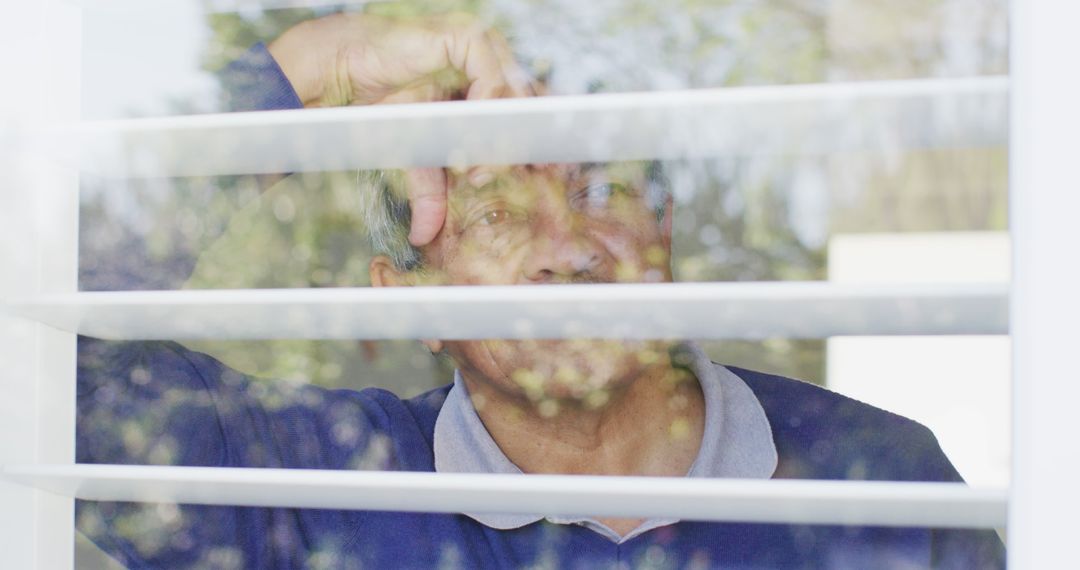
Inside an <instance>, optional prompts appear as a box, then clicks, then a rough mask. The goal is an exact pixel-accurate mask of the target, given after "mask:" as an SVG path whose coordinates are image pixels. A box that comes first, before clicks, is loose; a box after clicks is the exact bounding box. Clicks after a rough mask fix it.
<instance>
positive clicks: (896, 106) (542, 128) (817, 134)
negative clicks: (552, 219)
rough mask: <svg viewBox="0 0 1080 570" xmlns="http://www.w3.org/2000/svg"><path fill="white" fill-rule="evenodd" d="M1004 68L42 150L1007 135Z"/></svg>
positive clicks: (306, 149)
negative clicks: (996, 72) (997, 72)
mask: <svg viewBox="0 0 1080 570" xmlns="http://www.w3.org/2000/svg"><path fill="white" fill-rule="evenodd" d="M1008 87H1009V84H1008V79H1007V78H1005V77H998V76H991V77H975V78H962V79H918V80H902V81H872V82H856V83H825V84H807V85H785V86H758V87H735V88H721V89H696V90H679V91H660V92H646V93H614V94H596V95H577V96H558V97H534V98H527V99H500V100H487V101H456V102H442V103H423V104H407V105H377V106H368V107H346V108H333V109H306V110H291V111H272V112H259V113H228V114H208V115H193V116H182V117H163V118H150V119H131V120H117V121H100V122H86V123H82V124H79V125H76V126H73V127H70V128H67V129H64V130H62V131H60V132H58V133H53V134H52V136H49V137H47V141H46V143H45V148H46V149H47V151H46V152H49V153H50V154H53V155H58V156H60V157H62V158H64V159H65V160H66V161H68V162H75V163H77V164H79V165H80V168H81V170H82V171H83V172H86V173H90V174H95V175H101V176H112V177H124V176H144V177H145V176H150V177H156V176H194V175H225V174H248V173H280V172H303V171H326V170H350V169H355V168H403V167H410V166H446V165H454V166H457V165H467V164H523V163H563V162H606V161H617V160H642V159H674V158H707V157H718V156H720V157H723V156H745V155H761V154H778V153H779V154H784V153H793V154H819V153H825V152H835V151H850V150H866V149H867V148H877V149H886V150H895V149H897V148H908V147H914V148H921V147H964V148H967V147H983V146H991V145H994V146H1000V145H1004V144H1005V143H1006V142H1007V134H1008V128H1007V117H1008V113H1007V105H1008V97H1007V95H1008Z"/></svg>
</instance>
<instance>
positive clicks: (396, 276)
mask: <svg viewBox="0 0 1080 570" xmlns="http://www.w3.org/2000/svg"><path fill="white" fill-rule="evenodd" d="M368 275H370V276H371V286H372V287H412V286H413V285H416V272H415V271H401V270H399V269H398V268H397V267H395V266H394V262H393V261H391V260H390V258H389V257H386V256H385V255H376V256H375V257H373V258H371V263H369V264H368ZM420 342H422V343H424V346H426V347H427V348H428V350H430V351H431V353H432V354H438V353H439V352H442V349H443V343H442V341H441V340H435V339H421V340H420Z"/></svg>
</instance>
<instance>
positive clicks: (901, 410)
mask: <svg viewBox="0 0 1080 570" xmlns="http://www.w3.org/2000/svg"><path fill="white" fill-rule="evenodd" d="M1009 263H1010V253H1009V238H1008V234H1006V233H1004V232H1001V233H996V232H985V233H983V232H974V233H967V232H950V233H903V234H849V235H837V236H835V237H833V238H832V240H831V241H830V243H829V279H830V280H831V281H840V282H846V283H873V282H879V283H881V282H884V283H958V282H978V283H986V282H991V283H1001V282H1007V281H1008V278H1009ZM827 350H828V357H827V365H826V366H827V371H826V382H827V384H828V386H829V388H830V389H833V390H836V391H838V392H841V393H844V394H846V395H849V396H851V397H854V398H856V399H858V400H861V401H864V402H867V403H869V404H872V405H874V406H877V407H879V408H883V409H886V410H889V411H891V412H895V413H897V414H900V415H903V416H907V417H909V418H911V419H914V420H916V421H918V422H920V423H922V424H924V425H926V426H927V427H929V428H930V429H932V430H933V431H934V433H935V435H937V438H938V441H939V442H940V443H941V446H942V448H943V449H944V450H945V453H946V454H947V455H948V456H949V459H950V460H952V462H953V464H954V465H955V466H956V468H957V469H958V470H959V471H960V474H961V475H963V477H964V478H965V479H966V480H967V481H968V482H969V483H971V484H972V485H993V486H1004V485H1007V484H1008V482H1009V457H1010V455H1009V449H1010V429H1011V421H1010V376H1011V374H1010V372H1011V354H1010V352H1011V344H1010V341H1009V338H1008V337H1006V336H952V337H921V336H920V337H836V338H832V339H830V340H829V341H828V345H827Z"/></svg>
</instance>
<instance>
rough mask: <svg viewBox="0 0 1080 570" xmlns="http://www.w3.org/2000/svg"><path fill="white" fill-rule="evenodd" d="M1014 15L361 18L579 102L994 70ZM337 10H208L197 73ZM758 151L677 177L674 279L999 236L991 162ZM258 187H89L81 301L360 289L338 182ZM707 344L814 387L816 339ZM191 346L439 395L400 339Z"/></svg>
mask: <svg viewBox="0 0 1080 570" xmlns="http://www.w3.org/2000/svg"><path fill="white" fill-rule="evenodd" d="M1007 8H1008V6H1007V3H1006V2H1005V1H1004V0H911V1H909V2H903V3H897V2H891V1H885V0H672V1H669V2H647V1H644V0H594V1H591V2H581V1H579V0H433V1H429V2H378V3H371V4H368V5H366V6H365V7H363V8H360V9H364V10H368V11H371V12H377V13H379V14H382V15H386V16H394V17H401V18H411V17H424V16H428V15H433V14H442V13H448V12H456V11H464V12H470V13H473V14H476V15H477V16H478V17H479V18H481V19H482V20H484V21H486V22H489V23H491V24H492V25H493V26H495V27H496V28H497V29H498V30H500V31H501V32H502V33H504V34H505V35H506V36H507V37H508V38H509V40H510V42H511V44H512V46H513V48H514V50H515V53H516V54H517V55H518V57H519V59H520V60H521V61H522V63H524V64H525V65H526V66H527V67H528V68H530V69H532V70H533V72H534V73H535V74H536V75H537V76H538V77H541V78H542V79H543V80H544V81H545V83H546V86H547V88H548V89H549V90H550V92H551V93H553V94H572V93H589V92H601V91H614V92H621V91H642V90H657V89H681V88H697V87H718V86H739V85H754V84H785V83H803V82H823V81H833V80H843V81H858V80H871V79H899V78H913V77H961V76H976V75H986V74H999V73H1005V72H1007V69H1008V65H1007V62H1008V58H1007V55H1008V49H1007V48H1008V35H1007ZM338 9H340V7H334V6H326V7H319V8H316V9H283V10H264V11H261V12H260V11H250V12H243V13H211V14H209V15H208V16H207V20H206V22H207V26H208V27H209V30H210V39H209V41H208V43H207V45H206V49H205V52H204V54H203V57H202V60H203V63H204V67H205V68H206V69H207V70H210V71H216V70H219V69H221V68H222V67H223V66H225V65H226V64H227V63H228V62H229V61H231V60H233V59H235V58H236V57H238V56H239V55H240V54H241V53H243V51H244V50H246V49H248V48H249V47H250V46H251V45H252V44H254V43H256V42H259V41H262V42H269V41H271V40H273V39H274V38H275V37H276V36H277V35H279V34H280V33H282V32H283V31H284V30H286V29H287V28H288V27H290V26H292V25H294V24H296V23H298V22H300V21H303V20H305V19H308V18H311V17H314V16H317V15H322V14H326V13H330V12H333V11H335V10H338ZM348 9H351V10H356V9H358V8H357V7H356V6H355V5H354V6H352V7H350V8H348ZM176 105H177V109H178V111H179V110H181V109H182V108H185V107H184V105H183V103H182V102H177V104H176ZM927 128H929V126H928V127H927ZM582 136H588V133H582ZM752 151H753V149H748V150H747V154H746V155H745V156H733V157H718V158H716V159H714V160H708V161H697V162H693V163H690V162H685V163H675V164H672V165H671V166H670V167H669V175H670V176H671V178H672V181H673V186H674V188H673V190H674V193H675V196H676V200H677V206H676V210H675V224H674V228H675V230H674V231H675V234H674V249H675V252H674V253H675V255H674V268H675V271H676V275H677V277H678V278H679V279H682V280H691V281H705V280H710V281H711V280H741V281H747V280H774V279H824V278H827V275H826V258H827V246H828V239H829V237H830V236H831V235H834V234H836V233H852V232H905V231H925V230H933V231H942V230H1003V229H1006V227H1007V219H1006V212H1007V201H1006V197H1007V196H1006V194H1007V192H1006V188H1007V186H1006V185H1007V170H1006V165H1007V153H1006V150H1005V149H1003V148H995V149H964V148H945V149H918V150H913V149H905V148H889V147H887V146H883V147H881V148H869V149H865V150H864V151H862V152H858V153H852V152H848V153H843V154H833V155H828V156H757V155H754V154H753V152H752ZM265 182H266V181H265V180H264V181H262V182H260V181H257V180H255V179H253V178H251V177H222V178H217V179H198V180H194V179H186V180H157V181H132V182H127V183H123V184H119V183H111V184H110V185H108V188H107V189H105V186H106V185H104V184H103V183H102V184H100V185H98V186H95V184H94V183H90V184H89V185H87V184H84V187H87V188H88V189H89V191H86V192H84V198H83V213H82V215H83V230H82V234H81V235H82V238H83V243H82V247H83V255H82V260H83V261H82V263H83V267H82V268H81V270H82V273H81V280H82V281H81V286H82V287H83V288H84V289H95V288H96V289H108V288H127V287H132V286H135V287H140V288H169V287H178V286H179V285H180V284H181V283H182V282H184V281H185V279H187V277H188V275H189V273H190V279H188V280H187V284H186V286H187V287H197V288H203V287H206V288H210V287H331V286H356V285H363V284H366V283H367V267H366V266H367V261H368V258H369V257H370V252H369V250H368V249H367V243H366V238H365V235H364V230H363V228H362V227H361V226H360V222H359V219H358V218H357V216H356V213H355V197H354V196H353V194H352V193H353V192H354V191H355V183H354V182H355V181H354V180H353V179H351V176H350V174H348V173H325V174H319V173H309V174H298V175H293V176H290V177H288V178H286V179H284V180H282V181H281V182H279V183H278V184H276V185H275V186H273V187H272V188H270V189H269V190H266V191H265V192H264V191H262V190H261V189H260V188H262V187H264V186H266V184H265ZM95 187H96V188H98V189H97V190H95ZM132 212H134V214H132ZM196 257H197V258H198V263H197V264H196V263H195V259H196ZM192 267H194V270H192ZM707 346H708V348H709V351H710V354H711V355H712V356H713V357H714V358H718V359H720V360H723V361H727V362H732V363H735V364H740V365H744V366H747V367H756V368H760V369H765V370H768V371H773V372H779V373H783V374H787V375H792V376H796V377H801V378H805V379H811V380H815V381H820V380H821V379H822V378H823V375H824V370H823V366H824V364H823V362H824V346H823V342H821V341H819V340H783V339H776V340H773V341H767V342H764V343H749V342H724V343H707ZM199 348H200V349H203V350H207V351H209V352H211V353H212V354H215V355H216V356H218V357H219V358H222V359H224V360H225V361H226V362H228V363H229V364H230V365H233V366H235V367H237V368H239V369H241V370H243V371H246V372H252V373H257V374H261V375H268V376H277V377H286V378H295V379H299V380H306V381H315V382H320V383H324V384H328V385H348V386H354V387H357V386H360V385H366V384H370V383H376V384H381V385H387V386H399V387H400V386H402V376H407V377H409V378H414V379H419V380H417V381H416V382H415V383H414V384H413V385H410V386H411V387H409V388H407V389H406V390H405V391H415V390H418V389H419V388H420V387H423V386H425V385H426V386H434V385H436V384H439V383H443V382H445V381H447V380H448V379H449V377H448V376H447V375H446V371H445V370H441V371H440V370H436V369H435V368H432V365H431V364H430V362H431V359H430V358H429V357H428V356H426V355H425V353H424V351H423V350H422V349H418V348H413V347H411V345H409V344H408V343H378V344H360V343H356V342H310V341H287V342H275V343H199ZM402 371H404V373H403V372H402ZM406 384H407V383H406Z"/></svg>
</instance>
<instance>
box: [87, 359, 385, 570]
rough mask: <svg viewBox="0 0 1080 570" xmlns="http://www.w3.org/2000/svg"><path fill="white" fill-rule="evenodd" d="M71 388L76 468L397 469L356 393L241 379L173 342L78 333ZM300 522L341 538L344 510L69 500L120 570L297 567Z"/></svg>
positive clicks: (373, 415) (366, 399)
mask: <svg viewBox="0 0 1080 570" xmlns="http://www.w3.org/2000/svg"><path fill="white" fill-rule="evenodd" d="M77 387H78V397H77V416H76V458H77V461H78V462H80V463H112V464H152V465H183V466H221V467H276V468H299V469H313V468H314V469H376V470H393V469H397V468H398V467H399V466H398V465H397V461H396V458H395V456H394V454H392V453H387V446H385V445H384V442H385V440H386V439H387V437H388V435H387V431H388V426H387V425H384V423H383V422H382V421H381V420H380V410H381V408H380V407H379V406H378V404H377V403H376V402H374V401H373V399H372V398H371V397H370V396H369V395H368V394H365V393H356V392H351V393H344V392H336V391H327V390H324V389H321V388H318V387H314V386H309V385H303V384H291V383H285V382H275V381H267V380H259V379H253V378H249V377H247V376H245V375H243V374H240V373H239V372H236V371H234V370H231V369H229V368H228V367H226V366H224V365H223V364H221V363H220V362H218V361H216V360H214V359H212V358H210V357H208V356H206V355H203V354H199V353H196V352H192V351H190V350H187V349H185V348H184V347H182V346H180V345H178V344H175V343H165V342H108V341H101V340H96V339H87V338H81V339H79V367H78V371H77ZM376 424H378V425H376ZM305 516H306V517H308V518H310V517H312V516H319V517H324V518H325V517H339V518H342V520H341V521H331V523H328V524H325V526H326V527H327V528H331V529H336V530H335V532H340V533H342V535H345V534H348V533H350V532H353V529H352V526H351V525H350V523H349V522H348V521H347V520H346V517H347V516H348V515H347V513H336V512H326V513H321V514H320V512H315V514H310V513H309V514H307V515H305V514H303V513H301V512H299V511H296V510H291V509H276V508H274V509H271V508H250V507H230V506H206V505H168V504H153V503H119V502H105V501H78V502H77V503H76V525H77V528H78V529H79V530H80V531H81V532H82V533H83V534H85V535H86V536H87V537H88V538H90V539H91V540H92V541H94V542H95V543H96V544H97V545H98V546H100V547H101V548H102V549H103V550H104V551H105V552H107V553H108V554H109V555H110V556H112V557H114V558H116V559H117V560H119V561H120V562H121V563H123V564H124V565H125V566H127V567H129V568H189V567H190V568H208V567H247V568H265V567H275V568H277V567H288V568H295V567H303V566H304V565H305V557H306V556H307V555H308V554H309V552H308V551H307V550H306V549H305V548H303V547H301V546H302V545H307V544H309V543H310V540H309V539H310V537H309V536H307V535H306V534H305V533H306V530H305V529H306V527H305V524H304V517H305ZM323 538H327V537H323ZM333 538H334V537H333V536H331V537H328V538H327V540H330V539H333ZM289 545H292V546H289Z"/></svg>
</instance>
